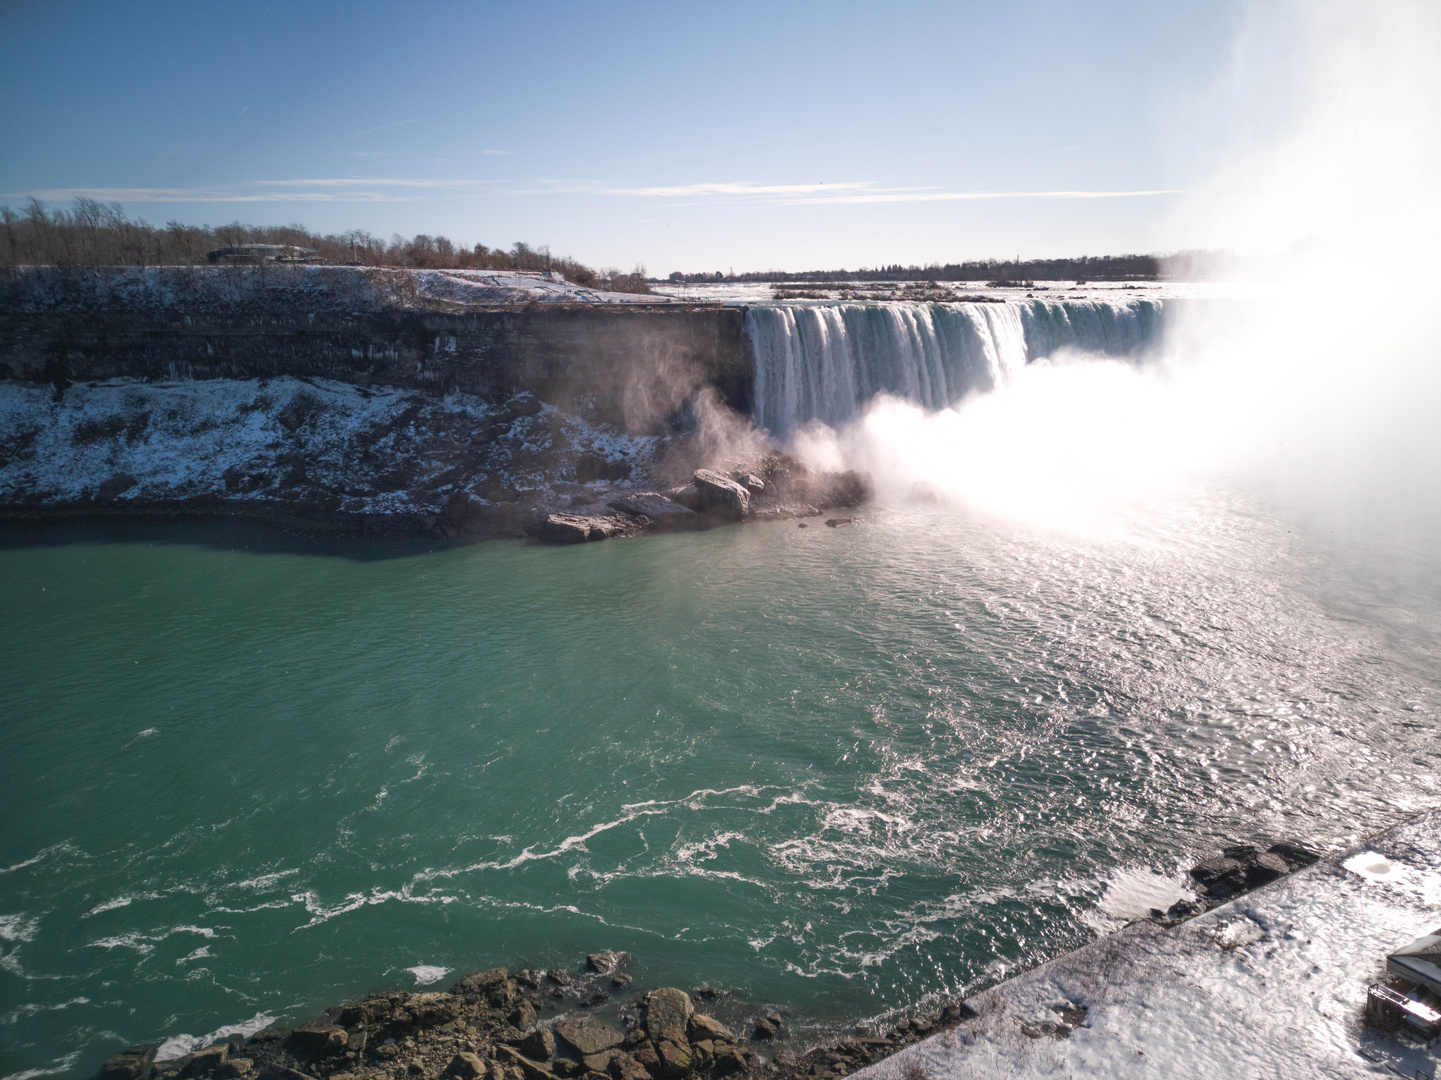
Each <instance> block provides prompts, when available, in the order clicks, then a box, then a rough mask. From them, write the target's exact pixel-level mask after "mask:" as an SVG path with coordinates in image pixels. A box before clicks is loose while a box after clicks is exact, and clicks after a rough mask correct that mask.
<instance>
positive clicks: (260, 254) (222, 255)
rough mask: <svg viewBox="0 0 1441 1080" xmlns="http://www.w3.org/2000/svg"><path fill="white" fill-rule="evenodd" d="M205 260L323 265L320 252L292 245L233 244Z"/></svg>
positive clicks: (219, 249) (251, 263) (247, 263)
mask: <svg viewBox="0 0 1441 1080" xmlns="http://www.w3.org/2000/svg"><path fill="white" fill-rule="evenodd" d="M205 258H206V259H207V260H208V261H209V262H211V263H224V264H232V265H234V264H245V265H254V264H256V263H323V262H325V259H323V258H322V257H321V255H320V252H318V251H316V250H315V249H314V248H303V247H296V246H295V245H294V244H234V245H232V246H230V247H223V248H216V249H215V250H214V251H212V252H210V253H208V254H207V255H206V256H205Z"/></svg>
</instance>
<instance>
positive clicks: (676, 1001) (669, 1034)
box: [645, 986, 695, 1043]
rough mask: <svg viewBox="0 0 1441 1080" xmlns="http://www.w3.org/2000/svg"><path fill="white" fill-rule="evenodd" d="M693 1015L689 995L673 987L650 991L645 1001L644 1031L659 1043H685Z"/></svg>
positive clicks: (693, 1011) (693, 1010) (693, 1009)
mask: <svg viewBox="0 0 1441 1080" xmlns="http://www.w3.org/2000/svg"><path fill="white" fill-rule="evenodd" d="M694 1015H695V1006H694V1005H692V1004H691V1000H690V995H689V994H687V993H686V992H685V991H684V990H677V989H675V988H674V987H671V986H667V987H662V988H661V989H659V990H652V991H651V992H650V993H649V994H647V995H646V999H645V1031H646V1034H647V1035H649V1036H650V1037H651V1038H652V1039H654V1040H655V1041H656V1042H657V1043H659V1042H660V1041H661V1040H663V1039H670V1040H672V1041H674V1042H678V1043H684V1042H686V1041H687V1040H686V1029H687V1028H688V1027H689V1026H690V1018H691V1017H692V1016H694Z"/></svg>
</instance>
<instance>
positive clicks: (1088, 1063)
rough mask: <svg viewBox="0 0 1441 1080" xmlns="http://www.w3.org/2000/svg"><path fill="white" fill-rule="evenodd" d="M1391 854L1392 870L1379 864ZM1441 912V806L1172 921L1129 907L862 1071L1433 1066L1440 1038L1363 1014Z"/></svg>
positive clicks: (1241, 1071) (1308, 1074)
mask: <svg viewBox="0 0 1441 1080" xmlns="http://www.w3.org/2000/svg"><path fill="white" fill-rule="evenodd" d="M1382 866H1384V867H1385V868H1386V869H1385V872H1384V873H1381V872H1378V870H1377V868H1378V867H1382ZM1438 925H1441V811H1432V812H1429V813H1427V814H1424V815H1421V816H1419V817H1416V818H1413V819H1411V820H1410V821H1409V822H1406V823H1405V824H1403V825H1401V826H1398V827H1397V828H1395V829H1392V830H1391V831H1390V832H1387V833H1385V834H1383V835H1381V836H1380V837H1374V838H1372V839H1371V840H1370V841H1368V844H1367V847H1366V848H1365V849H1364V851H1361V852H1360V853H1359V854H1358V856H1357V857H1355V858H1352V859H1349V860H1346V861H1344V862H1343V861H1339V860H1323V861H1322V862H1320V863H1318V864H1316V865H1315V866H1313V867H1311V868H1309V869H1306V870H1302V871H1299V872H1297V873H1295V874H1292V875H1290V876H1288V877H1285V878H1283V879H1281V880H1279V881H1277V882H1275V883H1273V884H1271V885H1268V886H1265V887H1263V888H1261V889H1258V890H1257V891H1255V892H1253V893H1249V894H1247V895H1246V896H1244V897H1241V898H1238V899H1237V900H1234V901H1232V902H1230V903H1227V904H1223V905H1221V906H1220V907H1217V908H1215V909H1213V910H1211V911H1210V912H1207V913H1206V914H1205V915H1201V916H1197V917H1196V918H1194V919H1191V920H1189V921H1187V922H1184V923H1181V924H1179V925H1177V926H1174V927H1170V928H1167V927H1165V926H1162V925H1159V924H1157V923H1153V922H1150V921H1145V922H1137V923H1132V924H1131V925H1130V926H1128V927H1126V928H1125V929H1123V930H1120V931H1118V932H1117V933H1115V934H1112V935H1110V936H1108V937H1104V938H1102V939H1100V940H1099V941H1097V942H1095V943H1094V944H1092V945H1089V946H1087V947H1086V948H1083V949H1080V950H1078V951H1076V952H1074V953H1070V954H1068V955H1066V956H1063V957H1061V958H1059V959H1057V960H1055V961H1052V962H1051V963H1049V964H1046V965H1043V966H1042V967H1040V968H1037V969H1036V970H1034V971H1031V972H1028V973H1027V974H1024V975H1020V976H1017V977H1016V978H1013V979H1010V980H1008V981H1006V982H1003V983H1001V984H999V985H998V986H995V987H993V988H991V989H990V990H987V991H985V992H984V993H981V994H978V995H977V996H976V997H974V998H972V999H971V1000H970V1002H969V1004H970V1005H971V1006H973V1007H974V1008H975V1009H976V1010H977V1011H978V1012H979V1013H980V1015H979V1017H977V1018H976V1019H974V1020H972V1021H969V1022H966V1023H963V1024H960V1025H958V1026H956V1027H955V1028H953V1029H951V1030H948V1031H945V1032H943V1033H942V1034H939V1035H935V1036H932V1037H931V1038H929V1039H926V1040H925V1041H923V1042H920V1043H917V1044H915V1045H914V1046H912V1047H909V1048H907V1049H905V1050H902V1051H901V1052H899V1053H897V1054H895V1055H894V1056H892V1057H890V1058H887V1059H886V1060H884V1061H882V1062H880V1063H878V1064H876V1065H873V1066H871V1067H870V1068H867V1069H864V1070H861V1071H860V1072H858V1073H856V1074H855V1075H856V1076H858V1077H865V1078H866V1080H952V1078H955V1080H960V1078H962V1077H1014V1076H1048V1077H1088V1078H1104V1077H1138V1078H1139V1077H1171V1076H1176V1077H1188V1078H1191V1077H1194V1078H1197V1080H1211V1078H1215V1080H1233V1078H1236V1077H1253V1076H1254V1077H1261V1076H1264V1077H1272V1078H1277V1080H1287V1078H1291V1077H1295V1078H1297V1080H1301V1078H1306V1080H1313V1078H1315V1077H1320V1076H1324V1077H1329V1078H1337V1077H1353V1076H1354V1077H1361V1076H1376V1075H1396V1074H1397V1073H1399V1074H1400V1075H1403V1076H1407V1077H1411V1076H1413V1075H1416V1073H1417V1070H1419V1071H1420V1075H1422V1076H1426V1075H1429V1074H1433V1073H1435V1072H1436V1071H1437V1067H1438V1056H1437V1054H1438V1047H1436V1046H1432V1047H1431V1048H1427V1047H1426V1046H1424V1045H1422V1044H1421V1043H1419V1042H1416V1041H1409V1040H1406V1039H1404V1038H1402V1039H1398V1038H1395V1037H1392V1036H1385V1035H1381V1034H1379V1033H1377V1032H1374V1031H1372V1030H1371V1029H1368V1028H1363V1027H1362V1024H1361V1017H1362V1006H1363V1003H1364V1000H1365V995H1366V989H1367V986H1368V985H1369V984H1371V983H1374V982H1376V981H1378V980H1379V979H1380V978H1381V977H1382V973H1383V972H1382V969H1383V966H1384V962H1385V956H1386V954H1387V953H1388V952H1390V951H1392V950H1393V949H1396V948H1397V947H1399V946H1401V945H1404V944H1406V943H1408V942H1409V941H1412V940H1414V939H1415V938H1416V937H1418V936H1420V935H1422V934H1426V933H1430V932H1432V931H1434V930H1435V929H1436V928H1437V926H1438Z"/></svg>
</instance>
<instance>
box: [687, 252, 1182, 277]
mask: <svg viewBox="0 0 1441 1080" xmlns="http://www.w3.org/2000/svg"><path fill="white" fill-rule="evenodd" d="M1163 261H1164V260H1163V259H1162V258H1161V257H1160V256H1158V255H1101V256H1096V255H1083V256H1081V257H1080V258H1075V259H1025V260H1022V259H1011V260H1005V261H1000V260H996V259H977V260H972V261H970V262H961V263H945V264H944V265H942V264H940V263H931V264H929V265H927V266H914V265H913V266H902V265H900V264H899V263H895V264H892V265H889V266H879V267H874V268H871V267H864V266H863V267H861V268H860V269H859V270H802V271H799V272H794V273H793V272H791V271H786V270H762V271H755V272H751V273H745V274H723V273H721V272H720V271H719V270H717V271H715V272H714V273H709V274H706V273H700V274H683V273H681V272H680V271H676V272H675V273H673V274H671V275H670V280H671V281H673V282H676V283H677V284H680V283H685V284H704V283H706V282H717V281H756V282H775V281H1066V280H1070V281H1117V280H1126V279H1132V278H1138V279H1148V278H1155V277H1158V276H1160V274H1161V273H1162V269H1163V266H1162V264H1163Z"/></svg>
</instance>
